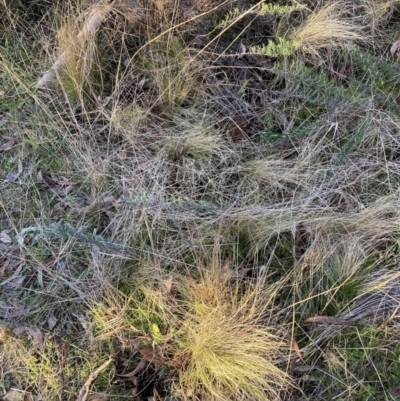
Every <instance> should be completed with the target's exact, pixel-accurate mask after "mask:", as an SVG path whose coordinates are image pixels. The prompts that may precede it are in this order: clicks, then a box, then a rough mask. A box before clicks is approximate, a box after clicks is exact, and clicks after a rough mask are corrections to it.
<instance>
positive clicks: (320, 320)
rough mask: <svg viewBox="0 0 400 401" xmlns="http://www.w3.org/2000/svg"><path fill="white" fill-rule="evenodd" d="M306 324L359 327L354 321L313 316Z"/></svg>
mask: <svg viewBox="0 0 400 401" xmlns="http://www.w3.org/2000/svg"><path fill="white" fill-rule="evenodd" d="M305 323H315V324H336V325H339V326H353V327H354V326H359V323H357V322H356V321H354V320H347V319H341V318H338V317H335V316H313V317H309V318H308V319H306V320H305Z"/></svg>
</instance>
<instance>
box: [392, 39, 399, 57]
mask: <svg viewBox="0 0 400 401" xmlns="http://www.w3.org/2000/svg"><path fill="white" fill-rule="evenodd" d="M399 49H400V39H399V40H396V42H394V43H393V44H392V46H391V48H390V54H391V55H392V56H393V55H394V54H395V53H396V52H397V50H399Z"/></svg>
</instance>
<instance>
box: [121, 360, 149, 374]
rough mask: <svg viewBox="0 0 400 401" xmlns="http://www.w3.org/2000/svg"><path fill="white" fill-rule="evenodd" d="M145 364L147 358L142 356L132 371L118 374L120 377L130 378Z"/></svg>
mask: <svg viewBox="0 0 400 401" xmlns="http://www.w3.org/2000/svg"><path fill="white" fill-rule="evenodd" d="M146 365H147V360H146V359H144V358H142V359H141V360H140V361H139V363H138V364H137V366H136V368H135V369H133V370H132V372H129V373H126V374H124V375H118V376H120V377H127V378H131V377H133V376H136V375H137V374H138V373H139V372H140V371H142V370H143V369H144V368H145V367H146Z"/></svg>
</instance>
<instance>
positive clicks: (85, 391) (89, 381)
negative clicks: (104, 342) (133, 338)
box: [76, 359, 112, 401]
mask: <svg viewBox="0 0 400 401" xmlns="http://www.w3.org/2000/svg"><path fill="white" fill-rule="evenodd" d="M111 362H112V359H109V360H108V361H106V362H104V363H103V364H102V365H101V366H99V367H98V368H97V369H96V370H95V371H94V372H92V373H91V374H90V375H89V377H88V378H87V380H86V382H85V384H84V385H83V387H82V388H81V391H79V395H78V398H77V399H76V401H85V400H86V398H87V396H88V394H89V387H90V385H91V384H92V382H93V381H94V380H95V379H96V378H97V376H98V375H99V374H100V373H101V372H103V370H105V369H106V368H107V366H108V365H109V364H110V363H111Z"/></svg>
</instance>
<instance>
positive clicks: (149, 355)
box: [139, 348, 164, 363]
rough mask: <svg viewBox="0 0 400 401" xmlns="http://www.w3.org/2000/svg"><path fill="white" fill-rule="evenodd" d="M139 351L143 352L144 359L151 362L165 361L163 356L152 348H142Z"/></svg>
mask: <svg viewBox="0 0 400 401" xmlns="http://www.w3.org/2000/svg"><path fill="white" fill-rule="evenodd" d="M139 352H140V353H141V354H142V357H143V359H144V360H146V361H148V362H150V363H164V360H163V358H162V357H161V356H160V355H158V354H156V353H155V352H153V351H152V350H150V349H147V348H141V349H140V350H139Z"/></svg>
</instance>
